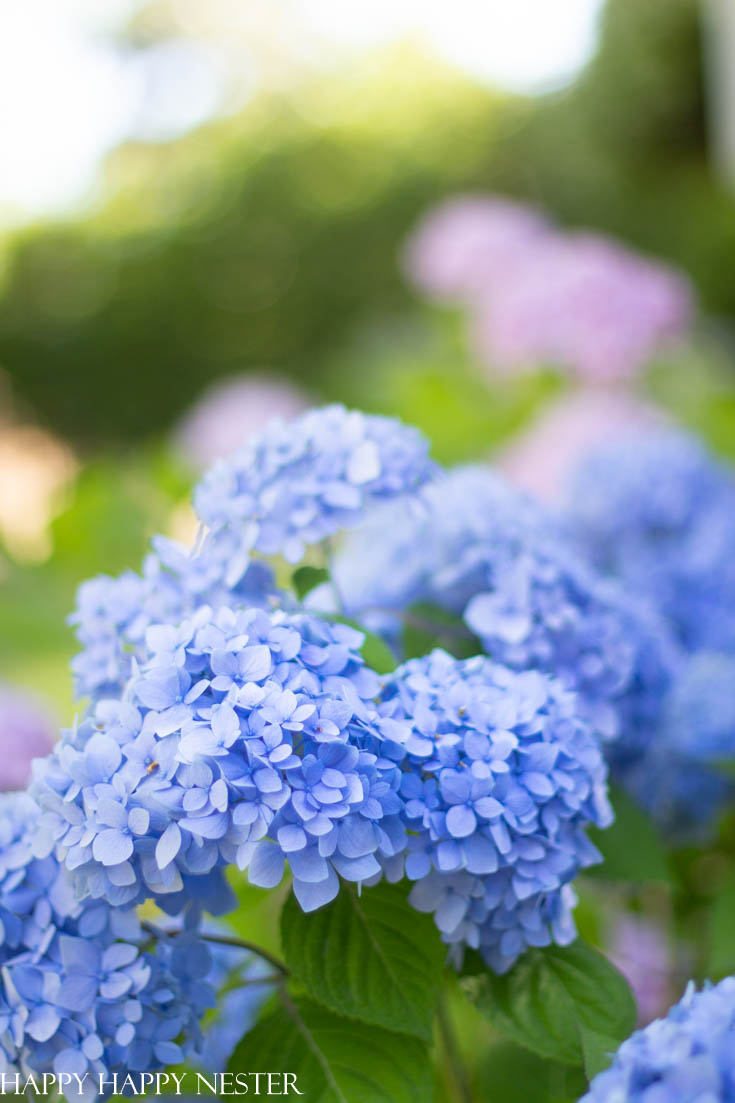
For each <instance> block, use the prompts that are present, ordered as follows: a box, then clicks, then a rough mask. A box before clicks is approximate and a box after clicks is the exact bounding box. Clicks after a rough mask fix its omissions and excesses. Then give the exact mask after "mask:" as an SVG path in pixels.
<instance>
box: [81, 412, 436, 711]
mask: <svg viewBox="0 0 735 1103" xmlns="http://www.w3.org/2000/svg"><path fill="white" fill-rule="evenodd" d="M433 473H434V465H433V464H432V463H431V461H430V460H429V458H428V444H427V442H426V440H425V438H424V437H422V436H421V434H420V433H419V432H418V431H417V430H416V429H413V428H410V427H407V426H404V425H401V424H400V422H397V421H395V420H393V419H391V418H384V417H375V416H367V415H365V414H362V413H359V412H357V411H348V410H345V409H344V407H342V406H328V407H326V408H324V409H321V410H312V411H310V412H308V413H306V414H304V415H302V416H301V417H300V418H297V419H296V420H295V421H293V422H290V423H288V424H285V423H283V422H281V421H279V420H274V421H272V422H270V423H269V424H268V425H267V426H266V428H265V429H264V431H263V433H262V434H261V435H260V436H258V437H256V438H254V439H253V440H252V441H251V442H249V443H248V444H247V445H245V446H244V447H243V448H242V449H241V450H240V451H239V452H236V453H235V454H234V455H233V456H232V457H231V458H229V459H226V460H221V461H219V462H218V463H216V464H215V465H214V466H213V467H212V468H210V470H209V471H208V472H207V473H206V474H205V475H204V476H203V478H202V480H201V481H200V483H199V485H198V486H197V487H196V489H195V492H194V505H195V509H196V512H197V516H198V518H199V520H200V521H201V523H202V529H201V532H200V536H199V539H198V540H197V542H196V545H195V547H194V548H192V549H191V550H189V549H186V548H183V547H181V546H180V545H178V544H176V543H174V542H173V541H171V540H167V539H164V538H163V537H157V538H156V539H155V540H154V551H153V553H151V554H150V555H149V556H148V557H147V558H146V560H145V563H144V565H143V571H142V574H140V575H139V574H136V573H135V572H134V571H126V572H125V573H124V574H123V575H121V576H120V577H119V578H110V577H109V576H107V575H102V576H100V577H98V578H94V579H91V580H90V581H89V582H86V583H84V585H83V586H81V588H80V590H79V594H78V598H77V609H76V611H75V613H74V614H73V616H72V617H71V623H72V624H74V625H75V626H76V630H77V637H78V639H79V642H80V643H81V644H82V648H83V649H82V651H81V653H80V654H79V655H77V656H76V657H75V658H74V660H73V661H72V669H73V671H74V675H75V679H76V689H77V695H78V696H79V697H89V698H91V699H92V700H93V701H94V700H99V699H101V698H103V697H106V696H117V695H119V694H120V693H121V692H122V689H123V686H124V685H125V683H126V681H127V679H128V677H129V676H130V673H131V669H132V665H131V664H132V659H133V657H136V656H137V657H140V656H141V655H142V654H143V650H144V640H145V632H146V629H147V628H148V627H149V625H151V624H162V623H167V624H173V623H178V622H179V621H181V620H183V619H184V618H185V617H188V616H190V615H191V614H192V613H193V612H194V611H195V610H196V609H197V608H198V607H199V606H201V605H210V606H211V607H212V608H214V609H218V608H219V607H220V606H223V605H228V606H233V607H240V606H249V607H256V608H263V607H268V606H270V605H272V604H274V603H282V601H283V595H282V594H279V593H278V592H277V590H276V586H275V583H274V579H273V572H272V570H271V568H270V567H269V566H268V565H267V564H266V563H265V562H264V561H263V560H262V559H261V558H253V555H254V553H256V554H258V555H261V556H262V555H277V554H278V555H283V556H284V557H285V558H286V559H287V560H290V561H291V562H296V561H298V560H299V559H300V558H301V557H302V555H303V553H304V550H305V547H306V545H308V544H312V543H316V542H318V541H320V540H322V539H324V538H325V537H328V536H330V535H331V534H332V533H334V532H336V531H337V530H338V529H341V528H346V527H350V526H354V525H356V524H357V523H359V522H360V521H361V520H363V519H364V517H365V515H366V514H367V513H368V512H369V511H370V509H372V508H373V507H374V506H376V505H377V504H379V503H382V502H383V501H386V500H389V499H392V498H397V497H401V496H403V495H408V494H410V493H412V492H413V491H415V490H416V489H417V488H418V487H419V486H421V485H422V484H423V483H424V482H425V481H426V480H427V479H428V478H429V477H430V476H431V475H432V474H433Z"/></svg>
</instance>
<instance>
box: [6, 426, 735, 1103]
mask: <svg viewBox="0 0 735 1103" xmlns="http://www.w3.org/2000/svg"><path fill="white" fill-rule="evenodd" d="M194 508H195V510H196V513H197V515H198V518H199V521H200V531H199V535H198V537H197V539H196V542H195V544H194V546H193V548H191V549H185V548H183V547H179V546H178V545H175V544H174V543H172V542H171V541H168V540H166V539H164V538H163V537H159V538H157V539H156V540H154V542H153V550H152V552H151V553H150V555H149V556H148V558H147V559H146V562H145V563H144V565H143V569H142V572H141V573H140V574H136V573H134V572H132V571H129V572H126V573H125V574H124V575H123V576H121V577H120V578H117V579H115V578H110V577H102V578H99V579H94V580H92V581H91V582H88V583H85V584H84V585H83V586H82V587H81V588H80V591H79V600H78V605H77V609H76V611H75V613H74V614H73V616H72V623H73V624H74V626H75V629H76V632H77V636H78V639H79V642H80V644H81V651H80V653H79V654H78V655H77V657H76V658H75V660H74V663H73V668H74V676H75V680H76V687H77V692H78V695H79V697H80V715H79V718H78V720H77V721H76V722H75V723H74V725H73V726H72V727H70V728H69V729H67V730H65V731H64V732H63V733H62V736H61V739H60V741H59V742H58V744H57V746H56V747H55V749H54V751H53V752H52V753H51V754H50V755H49V756H48V757H47V758H45V759H40V760H38V761H37V762H36V763H35V767H34V777H33V782H32V784H31V786H30V789H29V791H28V792H27V793H23V794H18V795H12V796H10V795H8V796H6V797H5V798H4V803H2V804H1V805H0V954H1V955H2V973H1V975H0V1052H2V1054H3V1055H4V1062H5V1065H4V1068H5V1072H6V1074H8V1075H15V1074H18V1075H19V1076H23V1077H27V1076H43V1074H44V1073H46V1074H52V1075H54V1076H57V1077H61V1076H62V1074H65V1075H66V1076H67V1077H68V1078H69V1080H67V1082H66V1084H65V1085H62V1086H65V1087H66V1089H67V1090H66V1094H67V1096H68V1097H69V1098H72V1097H73V1096H74V1095H76V1092H75V1091H74V1090H73V1087H72V1086H71V1085H70V1083H69V1081H70V1080H71V1078H72V1077H74V1076H76V1077H77V1078H78V1079H79V1080H81V1081H82V1082H83V1083H84V1091H85V1093H86V1095H87V1097H88V1098H89V1099H90V1100H92V1099H93V1098H94V1097H95V1095H96V1094H99V1093H100V1092H101V1093H102V1094H104V1093H105V1087H104V1085H103V1083H101V1082H100V1079H99V1078H100V1077H102V1079H103V1080H104V1077H105V1076H109V1075H112V1074H114V1073H115V1072H118V1071H120V1072H125V1073H134V1074H136V1075H138V1076H142V1075H144V1074H146V1073H150V1072H152V1071H153V1070H157V1069H161V1068H166V1067H167V1066H170V1065H178V1064H180V1063H181V1062H188V1067H190V1068H192V1069H193V1068H197V1067H199V1068H202V1067H204V1068H207V1069H210V1070H211V1069H219V1070H221V1069H222V1068H224V1065H225V1062H229V1065H228V1067H229V1069H230V1070H231V1071H238V1072H245V1071H246V1070H263V1071H268V1070H269V1069H273V1068H278V1067H280V1066H279V1063H278V1062H279V1061H280V1059H281V1057H282V1056H283V1055H287V1056H288V1060H289V1063H290V1068H291V1071H292V1072H293V1074H294V1075H295V1076H297V1079H298V1087H299V1091H301V1092H302V1093H303V1094H305V1095H306V1097H307V1098H308V1097H309V1095H311V1097H312V1098H313V1099H320V1100H325V1101H326V1100H329V1101H330V1103H331V1101H334V1100H337V1101H346V1100H352V1099H355V1100H357V1099H360V1100H362V1101H364V1103H370V1101H372V1100H375V1103H386V1101H388V1103H390V1101H395V1103H404V1101H405V1103H408V1101H409V1100H416V1099H420V1100H424V1099H428V1098H431V1097H432V1093H433V1091H434V1088H433V1086H432V1082H431V1081H432V1075H433V1074H432V1071H431V1070H432V1065H434V1066H436V1068H437V1069H438V1075H439V1077H440V1079H441V1078H442V1077H445V1078H447V1077H448V1079H449V1081H451V1083H452V1084H453V1087H451V1088H448V1089H447V1090H448V1093H449V1094H448V1098H451V1099H454V1098H457V1099H461V1100H463V1101H466V1100H469V1099H471V1098H474V1096H473V1094H472V1093H473V1090H474V1089H473V1086H472V1085H471V1084H470V1083H469V1082H468V1081H467V1078H466V1076H465V1075H464V1074H463V1073H462V1071H461V1052H460V1051H461V1047H459V1048H458V1046H457V1043H456V1041H455V1040H454V1038H453V1034H452V1024H451V1014H450V1010H449V1006H448V1004H449V1003H451V1001H456V1000H457V999H459V998H460V996H461V998H469V999H471V1000H472V1001H473V1002H474V1003H475V1004H476V1006H477V1008H478V1010H479V1011H480V1013H481V1015H483V1016H484V1017H485V1018H486V1019H487V1020H489V1023H490V1026H491V1028H493V1029H494V1030H495V1031H499V1032H500V1034H502V1035H504V1036H506V1037H509V1038H511V1039H512V1040H513V1041H514V1042H516V1043H520V1044H521V1045H524V1046H527V1047H528V1048H529V1049H530V1050H532V1051H533V1052H535V1053H536V1054H537V1055H538V1056H539V1057H540V1058H543V1059H544V1060H547V1059H549V1058H551V1059H553V1060H558V1061H561V1062H564V1063H566V1064H567V1065H569V1066H570V1067H575V1066H576V1067H578V1068H580V1069H581V1068H584V1069H585V1070H586V1072H587V1074H588V1075H591V1074H592V1072H594V1071H596V1070H597V1068H600V1067H602V1066H603V1065H604V1064H605V1063H606V1061H607V1060H609V1055H610V1053H611V1052H612V1050H613V1049H614V1048H615V1046H616V1045H617V1044H618V1042H620V1041H621V1040H622V1039H623V1038H624V1037H625V1036H626V1035H627V1034H628V1033H630V1031H631V1029H632V1027H633V1025H634V1022H635V1006H634V1002H633V998H632V996H631V994H630V991H629V989H628V987H627V984H626V982H625V981H624V980H623V978H622V976H621V975H620V974H619V973H618V972H617V971H616V970H615V969H614V968H613V966H612V965H610V964H609V963H608V962H607V960H606V959H605V958H604V956H602V955H601V954H600V953H598V952H597V951H596V950H594V949H593V948H592V947H591V946H590V945H588V944H587V943H586V942H584V941H582V940H580V939H578V938H577V932H576V927H575V922H574V916H573V910H574V905H575V901H576V894H575V887H574V882H575V879H576V878H577V876H578V874H579V873H580V872H581V871H584V870H586V869H588V868H590V867H595V865H597V864H599V862H600V861H601V859H602V856H603V853H604V852H605V847H606V843H605V838H606V836H607V834H608V829H609V830H610V834H611V836H613V837H614V833H615V831H616V830H617V831H619V830H620V828H619V827H618V826H613V827H612V828H610V825H611V824H612V822H613V818H614V814H613V809H612V808H611V804H610V800H609V795H608V786H607V773H608V766H607V761H608V760H609V761H610V762H611V763H613V767H614V768H616V767H615V764H616V763H617V762H619V761H623V760H624V759H625V758H626V755H627V756H629V757H630V755H631V751H630V748H631V747H633V748H635V747H638V746H646V747H647V745H648V740H649V738H650V732H651V730H652V725H653V723H654V721H655V720H656V719H657V718H658V716H659V713H660V712H661V710H662V709H663V708H664V707H665V706H666V702H668V701H670V700H671V699H672V694H673V693H674V692H675V691H676V692H683V691H682V689H681V686H682V685H683V684H685V683H680V679H679V674H680V671H681V670H682V669H683V667H682V663H685V661H687V657H686V655H685V654H684V649H683V645H682V644H681V641H680V640H679V639H678V637H677V635H676V633H675V632H674V631H672V630H671V628H670V626H669V624H668V622H667V621H666V619H665V618H664V617H663V616H660V615H659V613H658V611H657V610H653V609H652V608H651V606H650V603H649V602H647V601H644V600H643V598H640V599H639V598H638V597H637V596H636V595H635V593H633V592H632V591H631V588H630V587H628V586H627V585H623V584H620V583H618V582H616V581H615V580H613V579H610V578H604V577H603V576H602V574H601V573H600V571H599V569H598V567H597V566H596V565H594V564H593V563H592V562H590V561H589V560H588V559H586V558H585V555H584V554H583V553H581V552H580V550H579V548H578V547H577V546H575V539H574V538H573V537H572V536H570V534H569V531H568V526H567V523H566V521H565V520H564V519H563V518H554V517H552V516H551V515H549V514H547V513H545V512H544V511H543V510H542V509H541V507H539V506H536V505H535V504H534V503H533V502H531V501H530V500H529V499H527V498H525V497H523V496H522V495H520V494H518V493H517V492H515V491H514V490H512V489H511V488H510V487H508V486H506V485H505V484H504V483H503V482H502V481H501V480H500V479H499V478H498V477H497V476H494V475H492V474H491V473H490V472H488V471H485V470H483V469H480V468H477V469H468V470H461V471H458V472H454V473H446V472H442V471H440V470H439V469H438V468H437V467H436V465H434V464H433V463H432V461H431V460H430V458H429V455H428V446H427V443H426V442H425V441H424V439H423V438H422V437H421V435H420V434H419V433H418V432H417V431H416V430H413V429H411V428H407V427H405V426H403V425H401V424H400V423H398V422H395V421H392V420H390V419H386V418H381V417H368V416H365V415H363V414H360V413H356V412H348V411H346V410H344V409H343V408H341V407H328V408H326V409H323V410H314V411H310V412H308V413H306V414H304V415H303V416H302V417H300V418H299V419H297V420H296V421H294V422H292V423H290V424H284V423H274V424H271V425H269V426H268V427H267V428H266V429H265V431H264V432H263V433H262V435H261V436H260V437H257V438H255V439H252V440H250V441H249V442H248V443H247V444H246V445H245V446H244V447H243V449H242V450H241V451H239V452H237V453H235V454H234V455H233V456H232V457H230V458H229V459H225V460H221V461H219V462H218V463H217V464H215V466H214V467H213V468H211V469H210V470H209V471H208V472H206V473H205V475H204V476H203V478H202V480H201V482H200V483H199V485H198V486H197V488H196V489H195V492H194ZM345 530H350V531H349V533H348V534H345ZM294 568H296V569H294ZM701 676H702V675H700V674H697V676H696V677H701ZM707 676H708V675H707V674H706V673H705V677H707ZM719 676H720V674H719V668H718V669H717V677H719ZM696 677H695V675H694V674H692V678H693V681H694V682H695V683H696ZM696 694H697V689H696V685H695V686H694V688H692V690H691V693H690V699H691V700H692V701H695V700H696ZM687 707H691V708H692V709H694V711H695V712H696V709H695V706H694V704H692V705H691V706H687ZM685 712H686V710H685V708H684V706H682V715H684V714H685ZM692 715H694V713H693V714H692ZM695 722H696V721H695ZM701 723H702V725H704V724H705V723H706V721H705V720H703V721H701ZM683 724H684V728H683V729H682V734H681V735H680V737H678V738H679V741H680V744H681V746H682V748H684V747H685V746H686V744H687V739H688V738H689V733H690V729H689V727H688V725H687V722H686V721H683ZM711 742H712V746H713V747H716V748H717V753H718V754H719V753H722V754H723V756H724V757H727V754H726V752H727V745H726V738H724V739H723V738H721V737H720V734H719V733H718V732H716V731H714V730H713V731H712V733H711ZM633 757H635V756H633ZM639 758H640V756H639ZM613 803H614V802H613ZM623 828H624V824H623ZM588 832H594V833H595V840H594V841H593V840H592V839H591V838H590V837H589V835H588ZM603 868H604V867H603ZM245 879H247V881H249V882H250V884H252V885H255V886H259V887H260V888H262V889H266V890H270V892H271V898H272V899H273V900H274V901H276V899H278V900H283V901H284V902H283V906H282V911H281V918H280V943H281V947H282V956H281V955H279V954H276V953H274V952H273V951H272V950H271V949H268V948H266V947H264V946H261V945H260V944H259V943H258V942H257V941H254V940H253V939H252V938H250V937H247V936H248V933H249V932H248V929H247V913H246V912H242V911H241V909H240V908H239V906H238V893H242V892H243V891H244V885H245V883H246V882H245ZM279 886H280V887H279ZM212 917H218V919H217V922H216V924H215V923H214V921H213V919H212ZM217 992H218V993H219V994H217ZM462 994H463V995H462ZM269 997H273V998H272V999H271V998H269ZM435 1022H436V1024H438V1025H437V1029H438V1038H439V1043H438V1048H437V1045H434V1043H433V1041H432V1038H433V1033H432V1032H433V1028H434V1023H435ZM243 1031H244V1034H243ZM240 1034H242V1035H243V1036H242V1037H241V1038H240V1037H239V1036H240ZM238 1039H239V1040H238ZM626 1044H627V1045H630V1044H631V1043H626ZM624 1052H626V1051H625V1047H623V1050H621V1058H620V1059H619V1060H622V1054H623V1053H624ZM615 1067H616V1066H614V1068H615ZM442 1070H443V1071H442ZM247 1075H250V1072H249V1071H248V1072H247ZM580 1075H581V1074H580ZM597 1084H598V1081H595V1085H594V1086H593V1088H592V1091H593V1092H594V1091H597ZM577 1094H579V1093H577ZM478 1098H480V1096H478ZM591 1098H597V1096H592V1097H591ZM600 1098H603V1097H602V1096H600ZM604 1098H608V1097H607V1096H605V1097H604ZM609 1098H611V1099H612V1098H616V1099H623V1098H624V1096H620V1095H618V1096H610V1097H609ZM625 1098H627V1097H625ZM651 1098H653V1097H651ZM713 1098H715V1097H713ZM716 1098H719V1097H716ZM722 1098H725V1096H723V1097H722Z"/></svg>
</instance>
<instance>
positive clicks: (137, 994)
mask: <svg viewBox="0 0 735 1103" xmlns="http://www.w3.org/2000/svg"><path fill="white" fill-rule="evenodd" d="M37 818H38V809H37V807H36V806H35V805H34V803H33V801H32V800H31V799H30V798H29V797H28V796H27V795H26V794H17V795H15V794H14V795H12V796H6V797H4V799H3V800H2V801H1V802H0V919H1V920H2V923H1V928H0V930H1V932H2V936H1V940H0V962H1V963H2V973H1V975H0V1054H2V1055H4V1058H5V1069H4V1071H6V1072H9V1073H11V1074H12V1072H13V1071H16V1070H22V1072H23V1073H24V1074H26V1075H27V1074H28V1073H29V1072H31V1073H34V1074H38V1075H41V1074H43V1073H45V1072H54V1073H56V1074H57V1075H58V1074H59V1073H61V1072H66V1073H76V1074H77V1075H79V1076H83V1075H84V1073H85V1072H90V1073H91V1077H90V1079H89V1080H88V1081H87V1082H86V1087H85V1092H86V1096H85V1097H86V1098H87V1099H93V1098H94V1097H95V1094H96V1085H98V1083H99V1077H100V1076H101V1075H104V1076H107V1075H108V1074H109V1073H111V1072H114V1071H120V1072H125V1073H127V1072H132V1073H138V1072H144V1071H148V1070H150V1069H155V1068H161V1067H162V1066H165V1065H167V1064H172V1063H178V1062H179V1061H181V1060H183V1059H184V1058H185V1057H186V1056H188V1055H189V1054H191V1053H192V1052H193V1051H194V1050H195V1049H196V1048H197V1047H198V1046H199V1045H200V1044H201V1032H200V1028H199V1020H200V1018H201V1016H202V1015H203V1013H204V1011H205V1010H206V1008H207V1007H208V1006H210V1005H211V1004H212V1002H213V992H212V990H211V988H210V987H209V985H208V984H207V983H205V978H206V976H207V974H208V973H209V970H210V959H209V954H208V951H207V948H206V946H205V945H204V943H203V942H202V941H201V940H200V939H199V938H198V937H197V935H196V934H195V933H194V932H188V933H186V934H181V935H178V936H177V937H176V938H175V939H165V940H163V941H160V942H159V943H158V944H157V945H156V946H155V948H154V949H150V948H148V947H147V945H146V944H147V943H148V942H149V939H148V937H147V936H146V935H145V933H144V932H143V930H142V928H141V925H140V922H139V920H138V918H137V916H136V915H135V913H134V912H131V911H130V910H127V909H121V908H110V907H109V906H108V905H107V904H106V903H103V902H101V901H94V900H88V901H83V902H82V901H79V900H78V899H77V898H76V896H75V895H74V893H73V891H72V888H71V884H70V881H69V878H68V875H67V873H66V871H65V870H64V869H63V868H62V867H60V866H59V865H58V863H57V862H56V859H55V858H54V857H53V856H51V855H49V856H47V857H41V858H38V857H36V856H35V854H34V842H35V839H34V827H35V823H36V820H37ZM74 1094H75V1096H76V1088H75V1089H74Z"/></svg>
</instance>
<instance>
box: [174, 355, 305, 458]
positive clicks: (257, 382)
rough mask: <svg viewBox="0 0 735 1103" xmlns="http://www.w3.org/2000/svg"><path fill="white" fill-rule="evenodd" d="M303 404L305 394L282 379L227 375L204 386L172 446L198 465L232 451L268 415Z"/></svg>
mask: <svg viewBox="0 0 735 1103" xmlns="http://www.w3.org/2000/svg"><path fill="white" fill-rule="evenodd" d="M308 405H309V399H308V396H307V395H306V393H305V392H304V391H302V390H301V389H300V388H299V387H297V386H296V385H295V384H294V383H291V382H290V381H289V380H288V379H281V378H279V377H278V376H275V375H267V374H259V373H248V374H243V375H236V376H232V377H231V378H229V379H224V380H222V381H221V382H219V383H215V384H214V385H213V386H211V387H208V388H207V390H206V391H205V392H204V394H203V395H202V396H201V398H200V399H199V401H198V402H197V403H196V405H195V406H194V407H193V408H192V409H191V410H190V411H189V413H188V414H187V415H186V416H185V417H184V418H183V420H182V421H181V423H180V425H179V427H178V429H177V430H176V434H175V436H174V447H175V449H176V451H177V453H178V454H179V455H180V456H181V458H182V459H183V460H184V461H185V463H187V464H189V465H190V466H191V467H194V468H204V467H207V466H208V465H209V464H210V463H213V462H214V461H215V460H218V459H221V457H222V456H226V455H227V454H228V453H229V452H234V451H235V449H236V448H239V447H240V446H241V445H243V444H245V443H246V441H248V440H250V438H251V437H253V436H255V435H256V434H257V433H260V432H261V431H262V430H263V428H264V427H265V425H266V424H267V423H268V422H269V421H271V420H272V419H273V418H275V417H281V418H284V419H289V418H292V417H296V415H297V414H300V413H302V411H303V410H305V409H306V407H307V406H308Z"/></svg>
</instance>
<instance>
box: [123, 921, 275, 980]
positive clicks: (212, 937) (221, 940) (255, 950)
mask: <svg viewBox="0 0 735 1103" xmlns="http://www.w3.org/2000/svg"><path fill="white" fill-rule="evenodd" d="M141 926H142V927H143V928H144V930H146V931H148V933H149V934H152V935H153V936H154V938H175V937H176V936H177V935H179V934H183V931H180V930H175V931H166V930H162V929H161V928H160V927H156V926H155V924H153V923H149V922H148V921H147V920H143V922H142V924H141ZM197 933H198V935H199V937H200V938H203V939H204V940H205V942H214V943H216V944H218V945H220V946H233V947H234V948H235V949H236V950H247V951H248V952H249V953H251V954H257V955H258V957H261V958H262V959H263V961H267V962H268V964H269V965H272V966H273V968H274V969H276V970H277V971H278V974H279V977H281V978H282V977H287V976H288V975H289V968H288V966H287V965H286V963H285V962H283V961H281V959H280V958H278V957H276V955H275V954H272V953H271V952H270V950H266V949H264V948H263V947H262V946H258V945H256V943H255V942H248V940H247V939H245V938H238V936H237V935H227V934H207V933H206V932H204V931H198V932H197ZM267 979H268V980H270V979H271V978H270V977H269V978H267Z"/></svg>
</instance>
